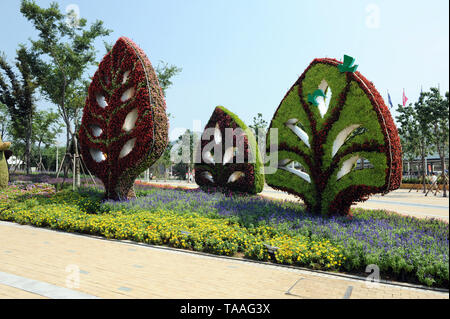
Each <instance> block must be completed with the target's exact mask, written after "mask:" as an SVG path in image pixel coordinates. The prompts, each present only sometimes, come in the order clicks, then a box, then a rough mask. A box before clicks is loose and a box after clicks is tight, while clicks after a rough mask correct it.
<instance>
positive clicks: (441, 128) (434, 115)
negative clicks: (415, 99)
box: [421, 88, 449, 197]
mask: <svg viewBox="0 0 450 319" xmlns="http://www.w3.org/2000/svg"><path fill="white" fill-rule="evenodd" d="M448 96H449V93H448V92H446V93H445V98H444V97H443V96H441V94H440V92H439V89H438V88H430V91H428V92H425V94H424V103H423V105H422V106H421V107H422V108H423V110H421V112H422V113H423V116H424V117H425V118H426V121H427V123H428V126H429V129H430V131H431V134H430V141H431V143H433V145H434V147H435V149H436V150H437V152H438V154H439V157H440V160H441V167H442V171H443V172H445V170H446V165H445V158H446V156H447V154H448V145H449V129H448V127H449V119H448V117H449V103H448V99H449V97H448ZM443 193H444V194H443V196H444V197H447V189H446V181H445V179H444V192H443Z"/></svg>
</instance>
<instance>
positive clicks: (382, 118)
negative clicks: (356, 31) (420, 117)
mask: <svg viewBox="0 0 450 319" xmlns="http://www.w3.org/2000/svg"><path fill="white" fill-rule="evenodd" d="M353 63H354V59H353V58H351V57H349V56H345V57H344V62H343V63H342V62H339V61H337V60H335V59H328V58H327V59H315V60H314V61H313V62H312V63H311V64H310V65H309V67H308V68H307V69H306V70H305V72H304V73H303V74H302V75H301V76H300V78H299V79H298V80H297V81H296V82H295V83H294V85H293V86H292V87H291V89H290V90H289V91H288V92H287V94H286V95H285V97H284V98H283V100H282V101H281V103H280V105H279V107H278V109H277V111H276V112H275V114H274V116H273V119H272V121H271V124H270V128H277V129H278V132H279V136H278V140H280V141H282V142H281V143H280V144H279V145H278V169H277V171H276V173H274V174H271V175H267V176H266V180H267V183H268V184H269V185H270V186H272V187H274V188H276V189H280V190H284V191H287V192H289V193H292V194H295V195H298V196H299V197H301V198H302V199H303V201H304V202H305V204H306V206H307V209H308V210H309V211H312V212H314V213H317V214H322V215H346V214H349V210H350V206H351V205H352V204H353V203H354V202H357V201H363V200H366V199H367V198H368V196H369V195H370V194H374V193H387V192H389V191H391V190H394V189H397V188H398V187H399V186H400V182H401V176H402V160H401V145H400V138H399V136H398V133H397V129H396V127H395V124H394V121H393V120H392V117H391V115H390V112H389V110H388V108H387V107H386V105H385V104H384V101H383V99H382V97H381V96H380V94H379V93H378V92H377V90H376V89H375V87H374V85H373V83H372V82H369V81H368V80H367V79H366V78H365V77H364V76H362V75H361V74H360V73H359V72H357V71H356V68H357V66H355V65H353ZM267 143H268V144H267V145H270V136H269V134H267ZM267 151H269V148H268V149H267ZM358 162H359V166H361V162H363V163H364V162H365V163H368V166H369V168H364V169H355V166H356V164H357V163H358Z"/></svg>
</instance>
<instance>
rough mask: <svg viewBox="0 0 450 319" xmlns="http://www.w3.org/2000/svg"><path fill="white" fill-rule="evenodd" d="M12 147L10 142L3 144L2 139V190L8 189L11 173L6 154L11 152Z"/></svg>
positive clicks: (0, 172) (0, 178)
mask: <svg viewBox="0 0 450 319" xmlns="http://www.w3.org/2000/svg"><path fill="white" fill-rule="evenodd" d="M10 146H11V143H10V142H3V141H2V138H1V137H0V189H3V188H6V187H8V182H9V173H8V164H6V160H7V159H8V158H7V155H6V152H8V151H9V147H10Z"/></svg>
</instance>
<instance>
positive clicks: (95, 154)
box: [89, 148, 106, 163]
mask: <svg viewBox="0 0 450 319" xmlns="http://www.w3.org/2000/svg"><path fill="white" fill-rule="evenodd" d="M89 153H91V156H92V159H93V160H94V161H96V162H97V163H100V162H102V161H104V160H105V159H106V156H105V154H103V152H102V151H100V150H97V149H95V148H90V149H89Z"/></svg>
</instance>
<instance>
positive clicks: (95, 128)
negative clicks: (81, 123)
mask: <svg viewBox="0 0 450 319" xmlns="http://www.w3.org/2000/svg"><path fill="white" fill-rule="evenodd" d="M89 127H90V128H91V131H92V135H93V136H94V137H99V136H100V135H102V132H103V130H102V129H101V127H100V126H98V125H89Z"/></svg>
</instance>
